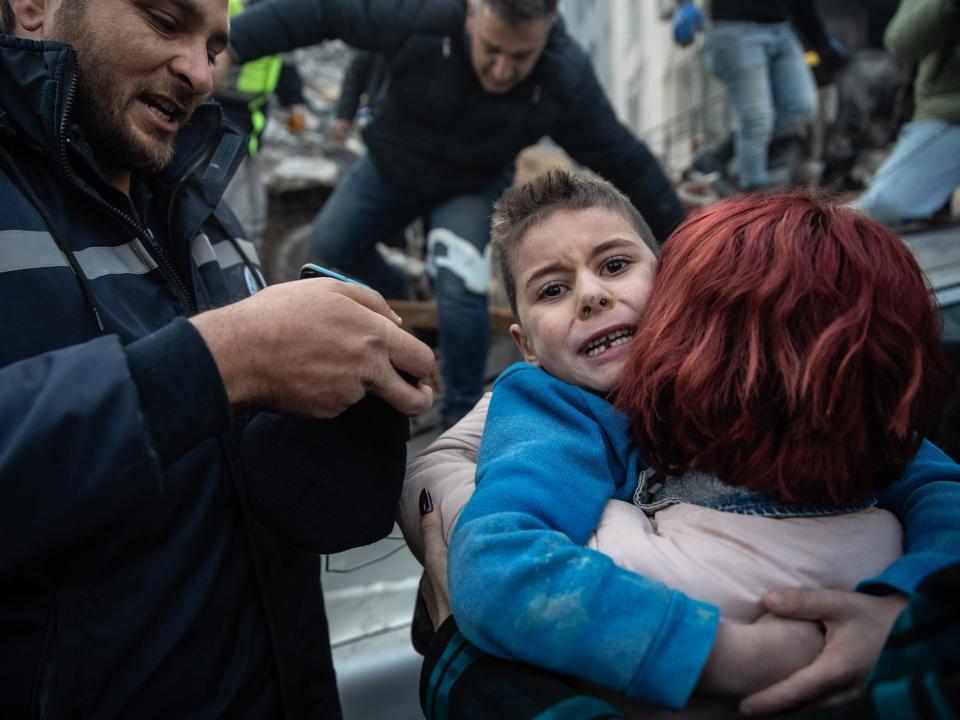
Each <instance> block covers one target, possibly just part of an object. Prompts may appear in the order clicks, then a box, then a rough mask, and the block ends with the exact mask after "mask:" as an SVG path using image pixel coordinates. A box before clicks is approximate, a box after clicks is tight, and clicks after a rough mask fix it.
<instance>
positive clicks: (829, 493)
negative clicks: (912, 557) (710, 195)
mask: <svg viewBox="0 0 960 720" xmlns="http://www.w3.org/2000/svg"><path fill="white" fill-rule="evenodd" d="M633 347H634V350H633V356H632V358H631V360H630V363H629V364H628V366H627V367H626V369H625V371H624V382H623V383H622V384H621V388H620V392H619V395H618V404H619V405H620V407H621V408H622V409H624V410H625V411H626V412H627V413H628V414H629V415H630V416H631V431H632V433H633V435H634V437H635V439H636V440H637V442H638V443H639V445H640V447H641V449H642V450H643V452H644V454H645V455H646V457H647V458H648V459H649V460H650V461H651V463H652V464H653V465H654V467H657V468H659V469H661V470H664V471H667V472H671V473H675V472H678V471H680V470H683V469H686V468H688V467H690V466H691V465H692V464H693V465H696V467H697V468H698V469H700V470H703V471H706V472H713V473H715V474H716V475H717V476H718V477H719V478H720V479H721V480H722V481H724V482H726V483H728V484H730V485H736V486H741V487H745V488H749V489H751V490H756V491H760V492H765V493H770V494H773V495H775V496H777V497H779V498H780V499H781V500H784V501H786V502H792V503H816V504H831V505H832V504H843V503H848V502H851V501H856V500H860V499H864V498H866V497H869V495H870V494H871V493H872V492H874V491H877V490H879V489H882V488H884V487H886V486H887V485H889V484H890V483H891V482H893V481H894V480H896V479H897V478H899V477H900V475H901V474H902V472H903V469H904V467H905V466H906V464H907V463H908V462H909V460H910V459H911V458H912V457H913V455H914V453H915V452H916V450H917V447H918V446H919V444H920V442H921V439H922V434H923V433H924V432H926V431H928V430H930V429H931V428H932V425H933V424H934V422H935V421H936V417H937V415H938V413H939V411H940V407H941V402H942V401H943V399H944V398H945V397H946V396H947V394H948V390H949V389H950V387H951V386H952V382H953V372H952V369H951V366H950V365H949V363H948V361H947V359H946V357H945V355H944V352H943V349H942V346H941V343H940V316H939V312H938V310H937V307H936V305H935V303H934V301H933V299H932V297H931V295H930V291H929V289H928V288H927V286H926V282H925V280H924V277H923V274H922V273H921V271H920V268H919V267H918V266H917V263H916V261H915V260H914V258H913V255H912V254H911V253H910V251H909V250H908V249H907V247H906V246H905V245H904V243H903V242H902V241H901V240H900V238H898V237H897V236H896V235H894V234H893V233H892V232H890V231H889V230H887V229H886V228H884V227H883V226H881V225H879V224H878V223H875V222H873V221H871V220H869V219H868V218H866V217H864V216H863V215H860V214H859V213H857V212H855V211H853V210H850V209H847V208H842V207H838V206H836V205H832V204H830V203H829V202H828V201H827V200H826V199H825V198H824V197H822V196H819V195H816V194H813V193H810V192H806V191H797V192H791V193H789V194H784V195H778V196H771V197H758V196H752V197H749V196H748V197H735V198H731V199H728V200H726V201H723V202H720V203H717V204H716V205H713V206H712V207H709V208H707V209H706V210H705V211H704V212H702V213H700V214H698V215H696V216H695V217H691V218H690V219H688V220H687V221H686V222H684V223H683V224H682V225H681V226H680V227H679V228H677V230H676V231H675V232H674V234H673V235H672V236H671V237H670V239H669V241H668V242H667V243H666V244H665V245H664V249H663V254H662V256H661V259H660V267H659V270H658V275H657V278H656V281H655V283H654V286H653V290H652V292H651V294H650V299H649V301H648V302H647V307H646V311H645V313H644V318H643V322H642V324H641V328H640V330H639V331H638V333H637V337H636V338H635V340H634V344H633Z"/></svg>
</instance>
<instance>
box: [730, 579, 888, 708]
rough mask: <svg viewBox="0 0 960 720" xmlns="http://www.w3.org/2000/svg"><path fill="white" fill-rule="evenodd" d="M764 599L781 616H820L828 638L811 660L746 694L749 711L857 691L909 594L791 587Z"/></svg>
mask: <svg viewBox="0 0 960 720" xmlns="http://www.w3.org/2000/svg"><path fill="white" fill-rule="evenodd" d="M764 603H765V604H766V606H767V607H768V608H769V609H770V610H771V611H772V612H775V613H777V614H778V615H780V616H782V617H789V618H797V619H805V620H818V621H819V622H821V623H822V624H823V625H824V627H825V628H826V643H825V644H824V647H823V652H821V653H820V654H819V655H818V656H817V658H816V660H814V661H813V662H812V663H811V664H810V665H808V666H807V667H804V668H802V669H800V670H798V671H797V672H795V673H793V674H792V675H790V677H788V678H786V679H785V680H782V681H781V682H778V683H776V684H775V685H772V686H771V687H769V688H767V689H766V690H762V691H761V692H758V693H755V694H753V695H750V696H749V697H747V698H745V699H744V700H743V702H741V703H740V711H741V712H742V713H744V714H745V715H763V714H768V713H775V712H782V711H784V710H789V709H792V708H795V707H797V706H800V705H804V704H806V703H809V702H813V701H815V700H821V699H825V698H833V699H844V698H846V697H849V696H850V695H852V694H855V693H856V692H857V691H859V690H860V688H861V686H862V685H863V683H864V681H865V680H866V678H867V676H868V675H869V674H870V670H871V669H872V668H873V666H874V664H875V663H876V661H877V658H878V657H879V656H880V651H881V650H882V649H883V645H884V643H885V642H886V639H887V635H889V633H890V628H891V627H893V623H894V621H895V620H896V619H897V616H898V615H899V614H900V612H901V611H902V610H903V608H904V606H905V605H906V604H907V598H906V597H905V596H904V595H900V594H893V595H887V596H885V597H876V596H873V595H865V594H863V593H855V592H842V591H839V590H789V591H780V592H773V593H768V594H767V595H766V597H764Z"/></svg>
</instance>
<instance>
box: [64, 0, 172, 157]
mask: <svg viewBox="0 0 960 720" xmlns="http://www.w3.org/2000/svg"><path fill="white" fill-rule="evenodd" d="M86 5H87V2H86V0H66V2H64V3H63V4H62V5H61V6H60V8H59V9H58V10H57V17H56V20H55V23H56V26H57V27H59V28H61V37H60V38H59V39H60V40H61V41H62V42H65V43H67V44H68V45H72V46H73V48H74V50H75V51H76V55H77V93H76V96H75V98H76V99H75V105H74V109H73V120H74V122H76V123H77V124H78V125H79V126H80V127H81V128H82V129H83V133H84V137H85V138H86V140H87V142H88V143H89V144H90V147H91V148H93V152H94V155H95V156H96V158H97V162H98V164H100V165H101V166H103V167H116V168H123V169H126V170H144V171H147V172H150V173H157V172H160V171H161V170H163V168H165V167H166V166H167V165H168V164H169V163H170V160H171V159H172V158H173V151H174V144H173V140H172V139H170V140H167V141H163V140H161V139H159V138H155V140H156V141H157V142H156V143H155V144H151V145H146V144H144V143H143V142H142V141H141V140H140V139H139V138H138V137H137V136H136V134H135V133H134V131H133V129H132V128H131V126H130V121H129V119H127V117H126V111H127V110H128V109H129V108H130V105H131V103H132V102H133V101H134V99H135V98H136V94H134V95H133V96H132V97H124V96H123V95H122V94H121V93H122V91H121V90H120V83H119V82H118V80H119V79H120V78H121V77H122V75H118V76H116V77H111V74H110V71H111V69H115V68H113V65H114V64H115V63H116V60H117V58H116V57H115V56H114V54H113V53H110V52H105V50H106V47H105V46H106V45H107V44H108V43H105V42H104V41H103V39H101V38H99V37H98V36H97V33H96V32H95V30H94V28H92V27H90V25H89V24H88V23H87V19H86ZM161 143H162V144H161Z"/></svg>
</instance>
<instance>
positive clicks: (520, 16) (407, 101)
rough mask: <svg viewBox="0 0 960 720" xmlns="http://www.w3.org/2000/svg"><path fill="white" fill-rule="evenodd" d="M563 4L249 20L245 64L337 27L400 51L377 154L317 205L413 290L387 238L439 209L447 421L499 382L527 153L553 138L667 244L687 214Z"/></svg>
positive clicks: (383, 104) (433, 223)
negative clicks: (491, 366)
mask: <svg viewBox="0 0 960 720" xmlns="http://www.w3.org/2000/svg"><path fill="white" fill-rule="evenodd" d="M556 8H557V2H556V0H482V1H481V0H378V1H374V0H368V1H364V2H358V1H357V0H306V1H305V0H265V2H261V3H258V4H257V5H256V6H254V7H252V8H250V9H249V10H248V11H247V12H245V13H243V14H242V15H240V16H238V17H236V18H234V20H233V30H232V36H231V55H232V56H233V59H234V60H239V61H242V62H246V61H248V60H252V59H255V58H257V57H261V56H263V55H267V54H271V53H276V52H280V51H283V50H290V49H293V48H295V47H302V46H305V45H311V44H314V43H317V42H320V41H321V40H324V39H328V38H341V39H343V40H344V41H346V42H347V43H349V44H350V45H352V46H354V47H358V48H366V49H371V50H377V51H379V52H381V53H382V54H383V55H384V56H385V57H386V59H387V63H388V65H389V67H390V78H391V79H390V84H389V87H388V88H387V89H386V90H385V91H384V92H382V93H381V94H380V96H379V97H378V107H377V110H378V111H377V113H376V114H375V116H374V118H373V120H372V121H371V122H370V123H369V124H368V125H367V126H366V128H364V131H363V137H364V140H365V141H366V144H367V147H368V148H369V157H367V158H364V159H362V160H361V161H360V162H358V163H357V164H356V165H355V166H354V167H353V168H352V169H351V171H350V172H349V173H348V174H347V176H346V177H345V178H344V179H343V180H342V181H341V183H340V184H339V185H338V187H337V188H336V190H335V191H334V192H333V194H332V195H331V196H330V198H329V199H328V200H327V202H326V204H325V205H324V207H323V209H322V210H321V212H320V214H319V215H318V216H317V219H316V220H315V221H314V226H313V232H312V237H311V252H312V253H313V255H314V256H316V257H317V258H318V259H319V260H320V261H321V262H324V263H327V264H332V265H335V266H337V267H339V268H340V269H342V270H343V271H345V272H347V273H348V274H352V275H355V276H357V277H360V278H361V279H363V280H365V281H366V282H368V283H369V284H370V285H372V286H373V287H374V288H376V289H377V290H379V291H380V292H382V293H383V294H384V295H386V296H387V297H405V296H406V293H407V288H406V283H405V280H404V278H403V276H402V274H401V273H399V272H398V271H396V270H395V269H394V268H392V267H391V266H389V265H388V264H387V263H386V262H385V261H384V260H383V258H381V256H380V255H379V253H378V252H377V250H376V247H375V243H376V242H377V241H378V240H382V239H383V238H385V237H387V236H388V235H390V234H391V233H392V232H393V231H394V230H396V229H397V228H402V227H403V226H404V225H406V224H407V223H409V222H410V221H411V220H413V219H414V218H417V217H419V216H421V215H423V214H426V215H427V219H428V225H429V228H430V231H429V236H428V262H429V267H430V268H431V269H432V270H433V271H434V272H435V278H434V288H435V291H436V295H437V306H438V308H437V310H438V313H439V323H440V332H439V340H440V352H441V359H442V361H443V384H444V396H443V407H442V410H443V416H444V420H445V422H446V423H447V424H449V423H452V422H454V421H456V420H457V419H459V418H460V417H461V416H462V415H463V414H464V413H465V412H466V411H467V410H469V409H470V408H471V407H473V405H474V404H475V403H476V402H477V400H478V399H479V398H480V395H481V393H482V390H483V379H484V368H485V366H486V349H487V342H488V335H489V318H488V315H487V305H486V292H487V288H488V284H489V276H490V270H489V252H488V243H489V224H490V212H491V206H492V203H493V201H494V200H496V198H497V197H499V195H500V193H501V192H502V191H503V189H504V188H505V187H506V186H507V185H509V184H510V182H511V180H512V178H513V168H514V161H515V160H516V156H517V153H519V152H520V150H522V149H523V148H524V147H526V146H528V145H532V144H533V143H535V142H537V141H538V140H539V139H540V138H541V137H543V136H545V135H548V136H550V137H551V138H552V139H553V140H555V141H556V142H557V143H558V144H559V145H560V146H561V147H563V148H564V149H565V150H566V151H567V152H568V153H569V154H570V156H571V157H573V159H574V160H576V161H577V162H579V163H581V164H583V165H586V166H587V167H589V168H590V169H592V170H594V171H595V172H597V173H599V174H600V175H602V176H604V177H605V178H607V179H609V180H611V181H612V182H613V183H614V184H616V185H617V187H619V188H620V189H621V190H622V191H623V192H624V193H626V194H627V195H628V196H629V197H630V200H631V201H632V202H633V204H634V205H636V207H637V208H638V209H639V210H640V212H641V214H642V215H643V217H644V218H645V219H646V221H647V222H648V223H649V224H650V227H651V228H652V229H653V232H654V234H655V235H656V236H657V239H658V240H660V241H661V242H662V241H663V240H665V239H666V237H667V235H668V234H669V232H670V230H672V229H673V227H674V226H675V225H676V224H677V223H678V222H679V221H680V219H681V218H682V217H683V214H684V212H683V207H682V206H681V204H680V202H679V200H678V199H677V196H676V194H675V193H674V191H673V188H672V187H671V185H670V183H669V182H668V180H667V178H666V177H665V176H664V174H663V171H662V170H661V168H660V166H659V165H658V164H657V162H656V160H655V159H654V158H653V156H652V155H651V154H650V151H649V150H648V149H647V148H646V146H645V145H644V144H643V143H641V142H640V141H638V140H637V139H636V138H635V137H634V136H633V135H632V134H631V133H630V131H629V130H627V128H625V127H624V126H623V125H622V124H621V123H620V122H619V121H618V120H617V118H616V116H615V114H614V112H613V110H612V108H611V107H610V103H609V102H608V101H607V98H606V97H605V95H604V93H603V91H602V90H601V88H600V85H599V83H598V82H597V79H596V76H595V75H594V73H593V69H592V67H591V65H590V59H589V57H588V56H587V55H586V53H584V51H583V50H582V49H581V48H580V47H579V46H578V45H577V44H576V43H575V42H574V41H573V39H572V38H571V37H570V36H569V35H568V34H567V32H566V29H565V28H564V24H563V21H562V19H561V18H560V17H559V15H558V14H557V10H556Z"/></svg>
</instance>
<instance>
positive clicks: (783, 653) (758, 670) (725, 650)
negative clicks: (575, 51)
mask: <svg viewBox="0 0 960 720" xmlns="http://www.w3.org/2000/svg"><path fill="white" fill-rule="evenodd" d="M822 650H823V631H822V629H821V627H820V625H819V624H818V623H815V622H808V621H806V620H789V619H784V618H780V617H777V616H776V615H774V614H772V613H766V614H764V615H762V616H761V617H759V618H758V619H757V620H755V621H754V622H752V623H734V622H726V621H721V622H720V626H719V627H718V628H717V637H716V640H715V641H714V643H713V649H712V650H711V651H710V657H709V658H707V664H706V665H705V666H704V668H703V673H702V674H701V676H700V680H699V682H698V683H697V690H699V691H700V692H703V693H706V694H708V695H719V696H726V697H737V698H741V697H743V696H744V695H748V694H750V693H755V692H757V691H758V690H762V689H764V688H767V687H769V686H770V685H772V684H773V683H775V682H777V681H778V680H783V679H784V678H786V677H787V676H789V675H790V674H791V673H794V672H796V671H797V670H800V669H801V668H804V667H807V666H808V665H809V664H810V663H811V662H813V660H814V658H816V657H817V655H819V654H820V652H821V651H822Z"/></svg>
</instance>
